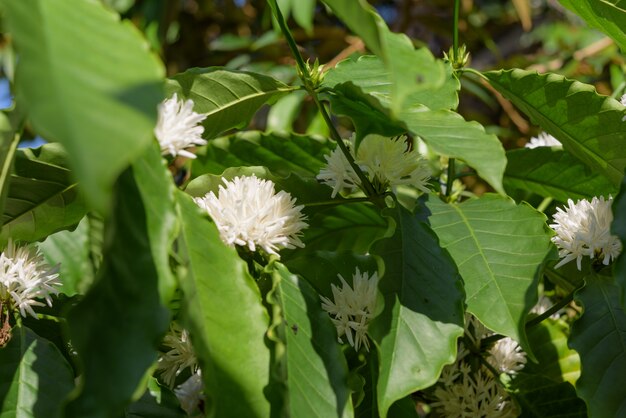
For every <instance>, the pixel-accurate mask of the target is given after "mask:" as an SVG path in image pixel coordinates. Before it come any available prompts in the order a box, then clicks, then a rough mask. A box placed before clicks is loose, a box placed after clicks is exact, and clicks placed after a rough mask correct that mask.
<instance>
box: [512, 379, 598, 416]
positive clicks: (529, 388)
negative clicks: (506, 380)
mask: <svg viewBox="0 0 626 418" xmlns="http://www.w3.org/2000/svg"><path fill="white" fill-rule="evenodd" d="M509 390H511V391H513V394H514V395H515V399H516V400H517V401H518V402H519V404H520V406H521V407H522V414H521V415H520V417H521V418H563V417H568V418H587V408H586V406H585V403H584V402H583V401H582V400H581V399H580V398H578V397H577V396H576V390H575V389H574V386H573V385H572V384H571V383H569V382H561V383H555V382H554V381H552V380H550V379H548V378H546V377H543V376H538V375H533V374H528V373H526V372H521V373H518V374H517V375H516V376H515V378H514V379H513V382H512V383H511V385H510V387H509Z"/></svg>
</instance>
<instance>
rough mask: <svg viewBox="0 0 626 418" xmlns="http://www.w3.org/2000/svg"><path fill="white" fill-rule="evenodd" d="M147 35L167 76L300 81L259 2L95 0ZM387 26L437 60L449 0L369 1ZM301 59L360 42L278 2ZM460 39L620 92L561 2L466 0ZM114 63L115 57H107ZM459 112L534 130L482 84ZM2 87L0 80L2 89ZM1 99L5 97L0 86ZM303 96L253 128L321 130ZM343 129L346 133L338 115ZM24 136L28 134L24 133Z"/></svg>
mask: <svg viewBox="0 0 626 418" xmlns="http://www.w3.org/2000/svg"><path fill="white" fill-rule="evenodd" d="M101 1H103V2H104V3H105V4H107V5H108V6H109V7H110V8H111V9H113V10H115V11H117V12H119V13H120V14H121V15H122V17H124V18H127V19H129V20H131V21H132V22H133V23H134V24H135V25H136V26H137V27H138V28H139V29H140V30H141V31H143V32H144V33H145V36H146V38H147V39H148V42H149V43H150V45H151V47H152V48H153V50H154V51H155V52H156V53H157V54H158V55H159V56H160V57H161V58H162V60H163V62H164V64H165V67H166V72H167V75H173V74H176V73H178V72H182V71H184V70H186V69H188V68H191V67H210V66H224V67H226V68H229V69H236V70H250V71H256V72H261V73H265V74H268V75H271V76H273V77H276V78H278V79H279V80H281V81H284V82H286V83H297V82H298V80H297V76H296V73H295V65H294V60H293V57H292V55H291V54H290V52H289V50H288V48H287V45H286V43H285V42H284V40H283V38H282V37H281V36H280V34H279V31H278V30H277V28H276V26H275V24H274V22H273V20H272V17H271V13H270V10H269V7H268V6H267V4H266V2H265V1H264V0H101ZM369 2H370V4H372V5H373V6H374V7H375V8H376V9H377V10H378V12H379V13H380V14H381V16H382V17H383V18H384V19H385V20H386V21H387V24H388V25H389V26H390V27H391V28H392V29H393V30H394V31H396V32H404V33H406V34H407V35H409V36H410V37H411V38H412V39H413V40H414V42H415V44H416V46H428V48H429V49H430V50H431V51H432V52H433V54H434V55H435V56H437V57H442V56H443V51H447V50H448V49H449V48H450V46H451V44H452V13H453V10H452V9H453V7H452V2H451V1H450V0H370V1H369ZM279 5H280V7H281V9H282V10H283V12H284V14H285V15H286V16H289V23H290V26H291V27H292V29H293V32H294V36H295V38H296V41H297V42H298V45H299V46H300V47H301V48H302V53H303V55H304V56H305V58H309V59H311V60H312V61H313V60H315V59H319V61H320V63H322V64H325V65H326V66H327V67H329V66H334V65H335V64H336V63H337V62H338V61H340V60H342V59H344V58H347V57H349V56H351V55H353V54H363V53H366V52H367V51H365V49H364V46H363V43H362V42H361V41H360V40H359V39H358V38H356V37H354V36H353V35H352V34H351V33H350V32H349V30H348V29H347V28H346V27H345V26H344V25H343V24H342V23H341V22H340V21H339V20H338V19H337V18H335V17H334V16H333V15H332V14H331V13H330V12H329V11H328V10H327V9H326V8H325V7H324V5H322V4H321V3H319V2H316V1H315V0H279ZM460 40H461V43H465V44H466V45H467V48H468V50H469V51H470V53H471V61H470V64H469V65H470V66H471V67H473V68H476V69H478V70H489V69H500V68H513V67H517V68H524V69H531V70H536V71H539V72H547V71H550V72H555V73H558V74H562V75H564V76H566V77H569V78H573V79H576V80H579V81H582V82H585V83H589V84H593V85H594V86H595V87H596V89H597V90H598V92H599V93H600V94H605V95H612V96H613V97H617V98H619V97H620V95H621V94H623V93H624V90H625V89H626V77H625V73H626V62H625V59H624V56H623V55H622V54H620V53H619V49H618V48H617V46H616V45H615V44H614V43H613V42H612V41H611V40H610V39H609V38H607V37H605V36H604V35H603V34H601V33H600V32H598V31H596V30H594V29H591V28H588V27H587V26H585V24H584V22H582V20H580V19H579V18H578V17H577V16H575V15H574V14H572V13H570V12H569V11H567V10H565V9H564V8H563V7H562V6H561V5H560V4H559V2H558V0H463V1H462V9H461V17H460ZM0 46H1V51H0V59H1V60H2V68H3V75H4V77H6V78H8V79H9V80H11V78H12V74H13V69H12V68H11V65H12V62H13V59H12V56H13V54H12V50H11V43H10V39H7V38H3V39H2V42H1V43H0ZM112 65H114V63H112ZM462 86H463V89H462V91H461V96H460V107H459V113H461V114H462V115H463V116H465V118H466V119H470V120H477V121H479V122H481V123H482V124H483V125H484V126H486V127H487V129H488V130H489V131H491V132H493V133H495V134H497V135H498V137H499V138H500V139H501V140H502V142H503V144H504V146H505V148H506V149H511V148H518V147H520V146H523V144H524V143H525V142H526V141H527V140H528V138H529V137H530V136H533V135H536V134H537V133H538V127H536V126H532V125H531V124H530V123H529V121H528V120H527V119H525V117H523V116H522V115H520V114H519V113H518V112H517V111H516V110H515V109H514V108H513V107H512V106H511V105H510V104H509V103H508V102H506V101H504V100H502V99H500V98H498V96H497V95H496V94H494V93H493V92H490V91H489V90H488V87H487V86H486V85H483V84H478V83H477V82H476V81H475V80H473V79H469V78H463V79H462ZM0 87H1V85H0ZM0 96H2V93H1V92H0ZM305 96H306V95H305V94H303V92H296V93H295V94H292V95H289V96H287V97H285V98H283V99H282V100H281V101H279V102H278V103H277V104H276V105H275V106H274V107H273V110H270V109H269V108H266V109H264V110H263V111H261V112H259V114H258V115H257V116H256V117H255V118H254V120H253V121H252V126H251V128H254V129H260V130H273V131H289V130H293V131H295V132H298V133H309V134H321V135H327V132H326V127H325V125H324V124H323V121H321V118H319V117H318V116H317V115H316V110H315V106H313V104H312V103H309V102H308V99H307V98H305ZM338 123H339V126H340V127H341V128H342V129H343V132H342V133H343V134H345V135H346V136H348V135H349V132H350V131H351V130H352V127H351V126H350V122H349V120H348V119H344V118H341V119H339V120H338ZM26 138H27V139H28V136H26Z"/></svg>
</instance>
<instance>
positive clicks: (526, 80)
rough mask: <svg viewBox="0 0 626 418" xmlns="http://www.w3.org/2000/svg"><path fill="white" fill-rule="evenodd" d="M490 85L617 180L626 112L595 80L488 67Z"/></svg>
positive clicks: (624, 161) (623, 164) (624, 154)
mask: <svg viewBox="0 0 626 418" xmlns="http://www.w3.org/2000/svg"><path fill="white" fill-rule="evenodd" d="M484 75H485V76H486V77H487V79H488V80H489V82H490V83H491V85H492V86H493V87H494V88H495V89H496V90H498V91H499V92H500V93H502V95H503V96H504V97H506V98H507V99H509V100H511V101H512V102H513V104H515V105H516V106H517V107H518V108H519V109H520V110H521V111H522V112H524V113H525V114H527V115H528V116H530V118H531V120H532V121H533V122H534V123H536V124H538V125H540V126H541V127H542V128H543V129H544V130H545V131H546V132H548V133H550V134H551V135H553V136H554V137H555V138H556V139H558V140H559V141H561V143H562V144H563V147H564V148H565V151H568V152H570V153H571V154H572V155H573V156H574V157H576V158H578V159H579V160H581V161H582V162H583V163H585V164H586V165H588V166H589V167H591V168H592V169H594V170H596V171H598V172H599V173H601V174H603V175H604V176H605V177H607V178H608V179H609V180H611V182H612V183H613V184H614V185H616V186H618V185H619V184H620V181H621V180H622V177H623V175H624V168H626V147H624V143H625V142H626V125H624V122H623V120H622V119H623V118H624V117H625V116H626V111H625V110H624V107H623V106H622V105H620V104H619V102H617V101H616V100H613V99H611V98H608V97H604V96H600V95H599V94H598V93H596V91H595V89H594V88H593V86H590V85H587V84H583V83H579V82H578V81H573V80H569V79H566V78H565V77H563V76H560V75H557V74H537V73H536V72H531V71H524V70H517V69H516V70H502V71H490V72H486V73H484Z"/></svg>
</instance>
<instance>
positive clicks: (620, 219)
mask: <svg viewBox="0 0 626 418" xmlns="http://www.w3.org/2000/svg"><path fill="white" fill-rule="evenodd" d="M612 210H613V216H614V217H615V220H614V221H613V223H612V224H611V232H612V233H614V234H616V235H617V236H618V237H619V239H620V240H621V241H622V248H626V177H625V178H624V179H622V188H621V190H620V192H619V195H618V196H617V198H616V199H615V202H614V203H613V208H612ZM615 281H616V282H617V285H618V286H619V289H620V302H621V304H622V306H626V252H625V251H622V254H620V256H619V257H618V259H617V262H616V267H615Z"/></svg>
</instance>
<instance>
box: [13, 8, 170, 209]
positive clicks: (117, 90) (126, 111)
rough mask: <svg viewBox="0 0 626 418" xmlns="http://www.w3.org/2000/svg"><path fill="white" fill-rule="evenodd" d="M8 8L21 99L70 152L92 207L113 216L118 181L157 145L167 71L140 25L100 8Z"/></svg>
mask: <svg viewBox="0 0 626 418" xmlns="http://www.w3.org/2000/svg"><path fill="white" fill-rule="evenodd" d="M3 6H4V12H5V13H6V19H5V23H6V24H7V26H8V29H9V31H10V32H11V35H12V40H13V42H14V43H15V47H16V49H17V51H18V54H19V60H17V68H16V76H15V81H16V93H17V96H18V97H21V98H22V100H23V101H24V104H25V105H26V106H27V113H28V118H29V120H30V122H31V123H32V125H33V128H34V129H35V130H36V131H37V133H39V134H40V135H41V136H43V137H44V138H46V139H48V140H55V141H59V142H61V143H63V145H65V147H66V149H67V151H68V153H69V155H70V160H71V162H72V167H73V169H74V170H75V171H76V178H79V179H80V181H81V183H82V185H83V192H84V193H85V195H86V196H87V198H88V200H89V202H90V203H91V204H92V205H95V207H96V208H98V209H100V210H105V209H106V208H107V207H108V204H109V202H108V197H109V195H110V193H111V188H112V185H113V183H114V181H115V179H116V178H117V176H118V175H119V174H120V173H121V172H122V170H123V169H124V168H125V167H126V166H127V165H128V164H129V163H131V162H132V161H133V160H135V159H136V158H137V157H139V156H140V155H141V153H142V152H143V150H144V149H145V148H146V147H147V146H148V144H149V143H150V141H152V140H153V129H154V126H155V123H156V112H157V104H158V103H159V101H160V100H161V99H162V91H161V80H162V77H163V67H162V65H161V63H160V62H159V61H158V59H157V58H156V56H155V55H153V54H152V53H151V52H150V51H149V50H148V45H147V43H146V42H145V41H144V39H143V38H142V37H141V35H140V34H139V31H137V29H136V28H135V27H134V26H133V25H132V23H130V22H120V19H119V16H118V15H117V14H116V13H114V12H112V11H110V10H107V9H106V8H105V7H104V6H103V5H102V4H101V3H100V2H94V1H84V0H24V1H17V2H16V1H3ZM94 28H97V30H94Z"/></svg>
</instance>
